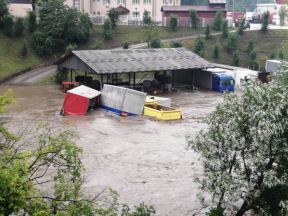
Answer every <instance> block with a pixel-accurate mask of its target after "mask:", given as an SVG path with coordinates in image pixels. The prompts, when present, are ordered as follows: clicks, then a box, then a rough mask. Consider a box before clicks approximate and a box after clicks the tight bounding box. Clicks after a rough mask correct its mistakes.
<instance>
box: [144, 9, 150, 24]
mask: <svg viewBox="0 0 288 216" xmlns="http://www.w3.org/2000/svg"><path fill="white" fill-rule="evenodd" d="M151 23H152V19H151V16H150V15H149V12H148V11H147V10H145V11H144V13H143V24H144V25H151Z"/></svg>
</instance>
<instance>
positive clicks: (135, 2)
mask: <svg viewBox="0 0 288 216" xmlns="http://www.w3.org/2000/svg"><path fill="white" fill-rule="evenodd" d="M132 4H140V0H132Z"/></svg>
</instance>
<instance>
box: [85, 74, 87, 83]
mask: <svg viewBox="0 0 288 216" xmlns="http://www.w3.org/2000/svg"><path fill="white" fill-rule="evenodd" d="M85 85H87V72H86V71H85Z"/></svg>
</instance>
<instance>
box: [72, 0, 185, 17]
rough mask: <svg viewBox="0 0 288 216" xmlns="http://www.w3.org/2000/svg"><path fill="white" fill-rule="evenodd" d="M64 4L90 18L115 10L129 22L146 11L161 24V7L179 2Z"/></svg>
mask: <svg viewBox="0 0 288 216" xmlns="http://www.w3.org/2000/svg"><path fill="white" fill-rule="evenodd" d="M66 4H67V5H69V6H70V7H74V8H77V9H78V10H80V11H82V12H86V13H88V14H89V15H91V16H101V17H105V16H106V15H107V12H108V11H109V10H110V9H111V8H115V9H116V10H119V11H120V12H121V14H122V15H126V16H127V18H129V19H130V20H139V21H140V20H142V19H143V14H144V11H148V13H149V14H150V16H151V17H152V19H153V20H154V21H156V22H161V21H162V12H161V8H162V6H165V5H170V6H177V5H180V4H181V0H66ZM123 8H124V9H123Z"/></svg>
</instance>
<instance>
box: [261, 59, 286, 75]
mask: <svg viewBox="0 0 288 216" xmlns="http://www.w3.org/2000/svg"><path fill="white" fill-rule="evenodd" d="M283 63H285V61H281V60H266V66H265V70H266V72H269V73H276V72H277V71H278V70H279V69H280V67H281V65H282V64H283Z"/></svg>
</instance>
